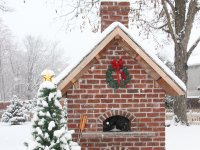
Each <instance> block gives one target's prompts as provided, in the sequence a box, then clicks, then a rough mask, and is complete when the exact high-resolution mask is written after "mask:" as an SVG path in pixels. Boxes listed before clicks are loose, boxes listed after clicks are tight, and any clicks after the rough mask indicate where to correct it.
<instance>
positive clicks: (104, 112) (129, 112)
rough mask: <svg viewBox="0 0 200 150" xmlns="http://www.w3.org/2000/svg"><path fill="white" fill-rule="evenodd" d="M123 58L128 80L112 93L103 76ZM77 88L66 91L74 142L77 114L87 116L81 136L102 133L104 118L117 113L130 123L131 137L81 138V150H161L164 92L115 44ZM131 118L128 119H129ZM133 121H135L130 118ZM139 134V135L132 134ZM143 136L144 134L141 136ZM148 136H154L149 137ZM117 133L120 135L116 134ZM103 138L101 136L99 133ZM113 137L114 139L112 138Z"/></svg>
mask: <svg viewBox="0 0 200 150" xmlns="http://www.w3.org/2000/svg"><path fill="white" fill-rule="evenodd" d="M120 58H122V59H123V61H124V66H126V67H127V68H128V71H129V73H130V75H131V78H132V79H131V81H130V83H129V84H127V85H126V87H125V88H119V89H117V90H114V89H112V88H110V87H108V85H107V83H106V79H105V73H106V70H107V68H108V66H109V65H110V61H112V60H113V59H120ZM78 83H79V86H78V87H76V88H74V87H72V88H71V89H69V90H68V92H67V98H68V118H69V120H68V127H69V129H75V131H76V134H75V135H74V138H75V140H76V137H77V133H78V127H79V122H80V115H87V117H88V122H87V125H86V129H85V130H84V133H89V132H97V133H100V132H102V130H103V128H102V121H103V120H105V118H106V116H107V117H109V116H112V115H115V114H120V115H123V116H127V118H129V119H130V120H131V131H132V133H133V135H132V136H128V135H126V134H124V133H123V134H122V135H121V136H119V135H118V136H117V135H115V133H113V135H112V136H107V135H106V134H105V136H103V137H102V136H101V137H98V136H97V134H96V137H92V135H91V137H90V135H87V136H85V137H83V138H82V139H81V146H82V149H83V150H104V149H113V150H114V149H117V150H118V149H120V148H121V149H123V150H124V149H125V148H126V149H128V150H164V149H165V148H164V147H165V107H164V100H163V99H164V95H165V93H164V91H163V90H162V89H161V88H159V87H158V86H157V84H155V82H154V81H153V80H152V79H151V78H150V77H149V76H148V74H146V72H145V71H144V70H143V69H142V68H141V67H140V66H139V65H138V64H137V62H136V61H135V60H134V59H132V58H131V57H130V56H129V55H128V54H127V53H126V52H125V51H124V50H123V49H122V48H121V47H119V46H118V44H117V42H116V43H114V44H113V45H111V46H110V47H108V49H106V50H105V51H104V52H103V54H102V57H101V58H100V59H99V61H98V62H97V63H95V64H94V65H93V67H92V68H91V69H90V70H89V71H88V72H87V73H85V74H84V75H83V76H82V77H81V78H80V79H79V81H78ZM129 116H130V117H129ZM133 118H134V119H133ZM137 132H139V133H140V134H139V135H135V134H134V133H137ZM142 133H144V134H143V135H142ZM148 133H153V134H154V135H152V134H149V136H148ZM118 134H119V133H118ZM100 135H103V134H100ZM114 135H115V136H114Z"/></svg>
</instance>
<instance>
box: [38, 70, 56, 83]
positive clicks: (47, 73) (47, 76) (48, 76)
mask: <svg viewBox="0 0 200 150" xmlns="http://www.w3.org/2000/svg"><path fill="white" fill-rule="evenodd" d="M41 76H42V78H43V81H50V82H51V81H52V79H53V78H54V76H55V73H54V72H53V71H52V70H49V69H45V70H44V71H42V73H41Z"/></svg>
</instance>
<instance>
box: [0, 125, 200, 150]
mask: <svg viewBox="0 0 200 150" xmlns="http://www.w3.org/2000/svg"><path fill="white" fill-rule="evenodd" d="M30 132H31V123H25V124H24V125H15V126H9V125H6V124H2V123H0V150H26V148H25V147H24V146H23V143H24V142H25V141H27V139H29V138H30ZM199 139H200V126H190V127H185V126H175V127H166V150H199V149H200V142H199Z"/></svg>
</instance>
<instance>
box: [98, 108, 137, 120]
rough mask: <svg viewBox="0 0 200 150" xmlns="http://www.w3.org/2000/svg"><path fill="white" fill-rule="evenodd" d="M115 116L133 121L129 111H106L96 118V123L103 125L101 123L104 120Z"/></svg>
mask: <svg viewBox="0 0 200 150" xmlns="http://www.w3.org/2000/svg"><path fill="white" fill-rule="evenodd" d="M116 115H119V116H123V117H126V118H128V119H129V120H130V122H133V120H134V119H135V116H134V115H133V114H132V113H131V112H129V111H126V110H123V109H112V110H107V111H106V112H104V113H103V114H102V115H100V116H99V117H98V122H100V123H103V121H104V120H106V119H107V118H109V117H111V116H116Z"/></svg>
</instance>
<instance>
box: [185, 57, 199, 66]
mask: <svg viewBox="0 0 200 150" xmlns="http://www.w3.org/2000/svg"><path fill="white" fill-rule="evenodd" d="M187 64H188V66H197V65H200V55H196V56H190V58H189V60H188V62H187Z"/></svg>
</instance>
